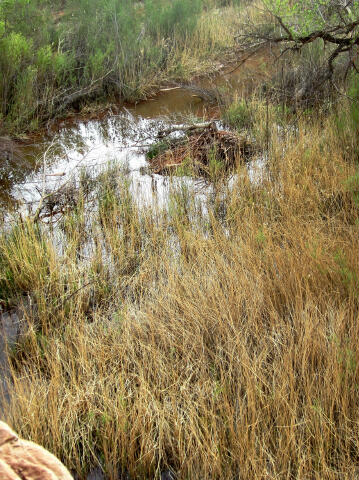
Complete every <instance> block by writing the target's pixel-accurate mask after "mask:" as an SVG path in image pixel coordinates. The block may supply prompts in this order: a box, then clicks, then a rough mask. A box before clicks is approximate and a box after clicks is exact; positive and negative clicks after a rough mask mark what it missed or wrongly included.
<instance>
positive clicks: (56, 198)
mask: <svg viewBox="0 0 359 480" xmlns="http://www.w3.org/2000/svg"><path fill="white" fill-rule="evenodd" d="M53 146H54V140H53V141H52V142H51V143H50V145H49V146H48V148H47V149H46V150H45V153H44V154H43V174H42V190H41V197H40V200H39V202H38V206H37V208H36V211H35V213H34V215H33V216H32V221H33V222H37V221H38V220H39V219H40V215H41V212H42V210H43V209H44V208H47V209H48V210H49V215H46V216H44V218H45V217H47V216H53V215H54V208H55V207H56V205H58V206H62V207H65V206H67V207H68V206H70V205H71V204H73V205H75V193H76V185H75V179H74V175H73V174H74V172H75V171H76V169H77V168H79V166H80V164H81V163H82V162H83V161H84V160H85V159H86V158H87V156H88V155H89V154H90V152H91V151H92V150H89V151H88V152H87V153H86V155H84V156H83V157H82V158H81V159H80V160H79V161H78V162H77V164H76V165H75V166H74V167H73V168H72V170H71V171H70V172H69V173H68V179H67V180H66V181H65V182H64V183H62V184H61V185H60V186H59V187H58V188H56V189H55V190H52V191H50V192H47V191H46V176H47V175H46V168H47V155H48V153H49V152H50V150H51V148H52V147H53ZM71 182H72V184H73V185H71ZM63 209H64V208H62V209H61V210H60V211H58V212H56V213H63Z"/></svg>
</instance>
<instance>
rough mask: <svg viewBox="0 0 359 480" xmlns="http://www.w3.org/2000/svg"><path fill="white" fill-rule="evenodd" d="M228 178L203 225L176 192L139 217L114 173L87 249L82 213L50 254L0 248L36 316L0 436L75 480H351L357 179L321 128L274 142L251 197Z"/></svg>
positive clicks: (21, 234) (307, 126) (32, 246)
mask: <svg viewBox="0 0 359 480" xmlns="http://www.w3.org/2000/svg"><path fill="white" fill-rule="evenodd" d="M258 128H260V126H259V127H258ZM284 146H285V152H284V153H283V147H284ZM238 173H239V175H238V180H237V183H236V185H235V187H234V188H233V189H232V190H228V189H227V188H226V187H225V186H222V187H221V185H220V184H218V185H217V189H218V194H217V196H216V198H215V199H214V201H212V202H210V201H208V208H209V215H208V216H206V215H204V214H201V213H200V212H199V211H198V209H196V208H195V204H194V197H193V196H191V195H190V194H187V193H186V190H185V189H182V191H180V192H178V191H177V193H176V192H175V193H174V194H173V196H172V199H171V202H170V208H169V211H168V212H162V211H158V210H149V209H146V210H145V211H144V210H141V209H139V208H138V207H137V206H136V204H135V202H134V201H133V200H132V199H131V197H130V195H129V194H128V190H127V187H126V182H125V181H124V180H123V179H121V178H119V179H118V180H117V179H116V178H115V179H114V174H113V172H110V173H109V174H108V175H107V176H106V175H104V176H103V178H102V180H101V182H102V187H101V192H102V193H101V195H100V198H99V215H98V216H99V217H100V218H101V221H99V219H98V217H96V218H95V219H94V220H93V222H92V226H91V231H90V232H89V233H90V235H91V236H92V238H93V245H92V248H91V249H89V248H87V250H86V249H83V248H82V241H83V239H82V235H80V234H79V232H82V231H83V226H81V225H82V223H81V222H82V221H83V220H82V217H83V211H82V207H81V206H80V207H79V209H78V211H76V212H72V213H71V214H69V215H68V218H67V220H66V222H65V224H66V225H65V227H64V231H65V232H67V233H65V238H66V242H65V246H66V248H65V249H64V251H63V252H62V253H61V254H60V253H59V252H57V250H56V248H55V247H54V246H53V244H52V240H51V238H50V236H49V234H44V233H43V234H39V233H36V232H35V231H34V227H32V226H31V225H27V226H20V227H18V231H17V238H18V240H17V241H15V240H14V239H13V238H12V237H10V238H8V239H6V238H5V237H3V238H2V240H1V246H0V250H1V258H2V270H1V272H2V274H1V275H2V277H1V278H2V288H4V285H7V288H8V289H12V291H19V290H22V291H28V292H29V293H30V295H31V296H32V298H33V299H34V301H35V303H36V304H37V305H38V307H37V310H36V309H34V311H33V312H32V313H31V314H29V316H28V319H27V320H28V322H29V325H30V327H31V328H30V329H29V331H28V333H27V335H25V337H24V338H23V339H22V341H21V343H20V344H19V346H18V348H17V350H16V352H13V354H12V357H13V365H14V370H13V384H12V385H10V403H9V405H8V408H7V412H6V418H5V420H6V421H7V422H9V424H10V425H12V426H13V427H14V428H15V429H16V430H17V431H19V432H20V433H21V434H22V435H23V436H24V437H25V438H31V440H33V441H35V442H38V443H40V444H43V445H44V446H45V447H46V448H48V449H49V450H50V451H51V452H53V453H55V454H56V455H58V456H59V457H60V458H61V459H62V460H63V461H64V463H65V464H66V465H67V466H68V467H69V468H71V469H74V470H76V471H77V472H78V473H79V474H80V475H81V474H82V475H84V474H85V472H86V471H88V469H89V468H90V466H91V465H96V464H98V463H100V464H101V465H102V467H103V468H104V469H105V471H106V473H107V475H108V478H111V479H115V478H117V475H118V472H119V473H122V474H124V473H125V472H129V474H130V475H131V478H142V479H149V478H159V476H160V472H161V471H163V470H165V469H167V468H171V469H172V470H173V471H174V472H176V473H177V475H178V478H179V479H232V478H233V479H234V478H241V479H268V480H269V479H299V480H304V479H305V480H309V479H316V480H322V479H330V480H334V479H335V480H339V479H348V480H349V479H353V480H354V478H356V476H357V473H358V448H359V445H358V436H357V431H358V417H357V408H358V404H357V402H358V374H359V369H358V342H357V338H358V333H359V332H358V328H359V323H358V262H357V251H358V206H357V205H356V204H355V198H354V197H355V191H353V188H352V187H350V188H349V187H348V185H352V183H351V184H349V183H348V178H349V177H353V176H354V175H355V166H354V165H353V164H351V163H350V162H349V161H348V160H344V159H343V157H342V149H341V148H339V141H338V136H337V134H336V133H335V130H334V127H333V123H332V121H331V119H329V120H327V121H318V122H315V121H314V122H313V121H312V122H309V123H308V122H302V123H300V124H299V126H298V130H293V131H292V133H289V134H288V135H287V139H286V142H285V144H283V141H279V139H276V138H275V135H274V134H273V137H272V151H271V156H270V161H269V164H268V178H267V179H265V180H264V181H263V183H261V184H259V185H254V184H252V183H251V182H250V181H249V178H248V174H247V171H246V169H245V168H244V167H243V168H241V169H240V170H239V172H238ZM118 187H120V188H118ZM126 192H127V193H126ZM44 238H45V239H46V240H44ZM80 252H82V253H80ZM84 255H85V257H87V258H84ZM5 272H6V278H7V280H6V281H5V280H4V278H5ZM90 282H91V283H90ZM81 287H83V288H81Z"/></svg>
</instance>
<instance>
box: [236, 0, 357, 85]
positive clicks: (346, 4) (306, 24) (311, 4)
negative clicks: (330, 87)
mask: <svg viewBox="0 0 359 480" xmlns="http://www.w3.org/2000/svg"><path fill="white" fill-rule="evenodd" d="M263 6H264V10H265V11H266V12H267V13H269V14H270V17H271V19H272V22H270V23H269V24H268V23H267V24H265V25H263V24H255V23H250V22H249V23H248V24H247V25H246V26H244V30H243V32H241V33H240V34H239V35H238V36H237V38H238V41H239V43H240V44H241V46H242V47H244V48H248V47H252V48H253V47H259V46H262V45H264V44H267V43H275V44H282V43H283V44H285V45H286V48H285V50H284V51H287V50H294V51H299V50H301V49H302V47H303V46H305V45H308V44H310V43H312V42H314V41H315V40H318V39H322V41H323V42H324V46H326V45H327V44H330V45H331V48H328V49H327V51H329V53H328V54H327V55H328V58H327V65H328V69H327V74H326V76H325V81H326V80H329V81H331V80H332V78H333V73H334V70H335V60H336V59H337V58H338V57H339V56H342V55H343V54H346V55H347V63H346V68H345V73H344V76H345V77H346V76H347V74H348V72H349V71H350V70H351V69H354V70H355V71H356V72H357V73H359V72H358V67H357V65H356V58H355V55H356V54H357V53H358V46H359V0H299V1H298V0H263Z"/></svg>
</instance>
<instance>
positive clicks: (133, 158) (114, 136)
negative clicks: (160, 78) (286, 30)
mask: <svg viewBox="0 0 359 480" xmlns="http://www.w3.org/2000/svg"><path fill="white" fill-rule="evenodd" d="M267 70H268V52H262V53H260V54H257V55H256V56H255V57H252V58H251V59H249V60H247V61H246V62H245V63H244V64H242V65H241V66H239V67H237V68H235V66H234V65H233V66H232V67H228V68H226V69H224V70H223V71H222V72H221V73H220V74H217V75H216V76H215V77H212V78H206V79H204V78H202V79H199V80H198V81H197V82H196V85H197V87H200V88H203V89H205V90H209V91H212V92H213V91H216V90H217V91H219V92H220V91H221V90H225V89H227V90H231V91H235V92H238V94H239V95H241V94H243V93H244V92H246V91H248V90H249V89H251V88H252V87H253V85H255V84H258V83H259V82H260V81H262V80H263V79H264V78H265V75H266V74H265V72H266V71H267ZM204 97H205V98H204V99H203V98H200V96H198V94H197V92H196V91H195V90H191V89H188V88H186V87H185V88H175V89H166V90H165V91H162V92H160V93H159V94H157V95H156V96H155V97H154V98H152V99H149V100H146V101H142V102H139V103H137V104H136V105H118V106H114V107H113V108H111V109H108V110H106V111H103V112H101V113H100V114H97V115H93V114H90V115H88V116H86V115H84V114H82V115H72V116H69V117H67V118H66V119H64V120H61V121H58V122H56V123H53V124H52V125H51V126H50V127H49V128H48V129H47V131H46V132H40V133H38V134H36V135H33V136H32V137H31V138H27V139H26V140H24V141H23V142H22V143H19V144H17V146H16V152H15V153H14V154H11V153H10V154H8V155H6V156H5V157H4V156H3V158H2V159H1V160H0V209H1V211H2V213H3V215H5V214H6V212H8V211H9V210H10V209H11V207H12V206H14V205H17V206H19V205H20V206H21V208H23V209H26V210H27V211H28V212H30V211H31V210H33V208H34V205H36V203H37V202H38V200H39V198H40V196H41V192H42V191H43V190H44V189H46V190H51V189H56V188H58V187H59V185H61V184H62V183H64V182H65V181H67V179H68V178H69V177H70V176H71V175H74V174H75V172H76V171H77V170H78V169H80V168H83V167H86V168H87V169H88V170H89V171H90V172H91V171H95V170H96V168H98V167H99V166H101V165H105V164H106V163H108V162H110V161H114V160H116V161H119V162H123V163H126V164H127V166H128V169H129V171H130V173H131V177H132V180H133V183H134V184H135V185H136V193H137V194H140V195H143V196H144V197H146V196H147V197H148V196H150V195H151V191H153V185H154V183H155V184H156V191H157V193H158V191H159V192H160V196H162V198H164V197H165V193H164V188H165V187H164V185H165V184H166V179H164V178H163V177H162V178H161V177H159V176H156V175H149V174H148V172H146V167H147V162H146V159H145V154H144V152H143V149H144V148H145V147H146V146H147V145H149V144H151V143H152V142H153V141H154V140H155V139H156V135H157V132H158V130H159V129H161V128H163V126H164V125H168V124H169V123H171V122H173V121H176V123H178V122H180V121H181V120H182V121H188V118H190V119H191V118H192V119H198V118H200V119H203V118H206V119H208V118H210V119H218V118H219V109H218V107H217V106H216V105H213V103H212V102H211V101H210V100H209V99H208V98H207V97H206V95H205V96H204ZM184 118H186V120H184Z"/></svg>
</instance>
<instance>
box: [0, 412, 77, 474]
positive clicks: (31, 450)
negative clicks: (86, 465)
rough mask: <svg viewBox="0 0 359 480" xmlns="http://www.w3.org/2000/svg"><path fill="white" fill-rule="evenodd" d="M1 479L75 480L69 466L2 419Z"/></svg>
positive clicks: (0, 443)
mask: <svg viewBox="0 0 359 480" xmlns="http://www.w3.org/2000/svg"><path fill="white" fill-rule="evenodd" d="M0 479H1V480H73V478H72V476H71V475H70V473H69V471H68V470H67V468H65V467H64V465H63V464H62V463H61V462H60V461H59V460H58V459H57V458H56V457H55V456H54V455H52V454H51V453H49V452H48V451H47V450H45V449H44V448H42V447H40V446H39V445H36V443H33V442H29V441H27V440H22V439H21V438H19V437H18V436H17V435H16V433H15V432H14V431H13V430H11V428H10V427H9V426H8V425H7V424H6V423H4V422H1V421H0Z"/></svg>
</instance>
